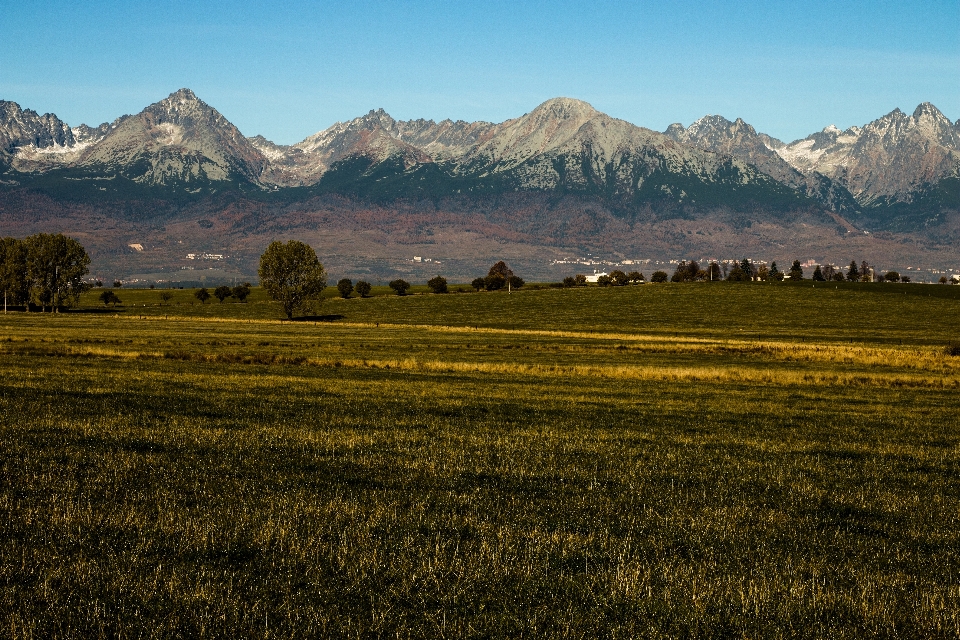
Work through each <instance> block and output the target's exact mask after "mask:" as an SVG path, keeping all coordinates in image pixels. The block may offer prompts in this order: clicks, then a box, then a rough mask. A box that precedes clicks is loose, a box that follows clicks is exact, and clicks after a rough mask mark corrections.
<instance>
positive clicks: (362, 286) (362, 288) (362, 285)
mask: <svg viewBox="0 0 960 640" xmlns="http://www.w3.org/2000/svg"><path fill="white" fill-rule="evenodd" d="M372 288H373V287H371V286H370V283H369V282H367V281H366V280H357V284H356V286H355V287H354V289H355V290H356V291H357V295H359V296H360V297H361V298H366V297H367V296H368V295H370V289H372Z"/></svg>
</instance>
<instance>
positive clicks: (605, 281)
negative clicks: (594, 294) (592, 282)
mask: <svg viewBox="0 0 960 640" xmlns="http://www.w3.org/2000/svg"><path fill="white" fill-rule="evenodd" d="M597 284H598V285H600V286H601V287H609V286H610V285H612V284H613V278H611V277H610V276H609V274H606V273H605V274H603V275H602V276H600V277H599V278H597Z"/></svg>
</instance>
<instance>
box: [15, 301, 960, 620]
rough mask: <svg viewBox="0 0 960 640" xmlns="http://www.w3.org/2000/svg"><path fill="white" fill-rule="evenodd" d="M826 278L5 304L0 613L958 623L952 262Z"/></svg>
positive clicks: (959, 366)
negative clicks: (922, 271) (288, 304)
mask: <svg viewBox="0 0 960 640" xmlns="http://www.w3.org/2000/svg"><path fill="white" fill-rule="evenodd" d="M810 284H811V283H806V286H790V285H770V286H768V285H735V284H730V285H727V284H721V285H673V284H671V285H662V286H652V285H647V286H642V287H624V288H611V289H599V288H585V289H576V290H556V289H547V290H540V291H521V292H518V293H514V294H512V295H507V294H506V293H483V294H475V293H470V294H455V293H452V294H447V295H416V296H405V297H398V296H387V295H382V296H377V297H373V298H369V299H363V300H360V299H349V300H341V299H336V298H331V299H328V300H325V301H324V303H323V304H322V305H321V306H320V308H319V309H318V310H316V311H315V312H313V313H312V315H310V316H308V317H306V318H301V319H298V320H295V321H293V322H288V321H281V320H280V318H281V316H282V314H281V313H280V311H279V309H278V307H277V306H276V305H274V304H272V303H268V302H266V301H265V300H264V299H263V298H262V293H261V292H260V291H259V290H255V291H254V294H253V295H252V296H251V299H250V301H249V302H248V303H247V304H239V303H235V302H226V303H223V304H221V303H218V302H216V301H213V302H208V303H206V304H205V305H200V304H199V303H196V301H195V300H194V299H193V298H192V295H191V293H192V292H190V291H186V290H183V291H179V290H178V291H176V292H175V294H176V297H175V298H174V299H173V300H171V301H170V303H169V304H164V305H162V306H160V305H159V304H158V303H159V302H160V300H159V292H158V291H150V290H137V291H120V292H119V295H120V297H121V298H122V299H123V300H124V303H125V304H124V305H122V306H120V307H118V308H117V309H113V308H109V309H104V308H103V306H102V305H99V306H98V305H97V304H96V301H95V298H94V297H93V296H92V295H91V297H90V298H88V299H86V300H84V304H83V305H82V306H81V308H80V309H79V310H75V311H73V312H71V313H65V314H59V315H52V314H24V313H11V314H7V315H6V316H3V317H0V326H2V327H3V329H2V332H0V416H2V418H0V419H2V423H0V438H2V439H0V464H2V473H0V477H2V480H0V483H2V484H0V585H2V589H0V594H2V595H0V597H2V606H0V610H2V614H0V634H2V635H4V636H5V637H12V638H28V637H33V638H46V637H71V636H72V637H90V636H100V637H117V636H124V637H127V636H132V637H193V636H218V637H224V636H226V637H240V636H242V637H380V636H385V637H386V636H389V637H451V638H458V637H531V638H533V637H537V638H539V637H558V638H560V637H563V638H593V637H610V638H634V637H824V638H860V637H865V636H868V637H957V636H958V635H960V419H958V416H960V357H956V356H950V355H948V353H947V350H946V349H945V346H946V345H947V344H948V343H950V342H952V341H956V340H957V339H958V338H960V313H958V311H960V300H958V298H960V287H948V286H934V285H902V286H898V285H882V286H876V285H840V286H839V287H833V286H831V287H830V288H828V287H822V288H815V287H812V286H810ZM191 302H194V303H195V304H191Z"/></svg>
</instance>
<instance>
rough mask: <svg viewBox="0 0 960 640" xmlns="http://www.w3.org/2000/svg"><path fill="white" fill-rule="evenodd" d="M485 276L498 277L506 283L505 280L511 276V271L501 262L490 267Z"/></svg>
mask: <svg viewBox="0 0 960 640" xmlns="http://www.w3.org/2000/svg"><path fill="white" fill-rule="evenodd" d="M487 275H488V276H492V275H499V276H500V277H502V278H503V279H504V281H506V279H507V278H509V277H510V276H512V275H513V271H511V270H510V267H508V266H507V263H506V262H504V261H503V260H501V261H500V262H498V263H496V264H495V265H493V266H492V267H490V271H489V272H488V273H487Z"/></svg>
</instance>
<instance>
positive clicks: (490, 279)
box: [483, 273, 507, 291]
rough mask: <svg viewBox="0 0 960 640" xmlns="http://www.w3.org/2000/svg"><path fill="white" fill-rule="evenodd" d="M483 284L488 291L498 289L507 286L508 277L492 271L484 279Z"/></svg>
mask: <svg viewBox="0 0 960 640" xmlns="http://www.w3.org/2000/svg"><path fill="white" fill-rule="evenodd" d="M483 286H484V288H485V289H486V290H487V291H498V290H500V289H503V288H504V287H505V286H507V279H506V278H504V277H503V276H502V275H500V274H499V273H491V274H490V275H488V276H487V277H486V278H484V279H483Z"/></svg>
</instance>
